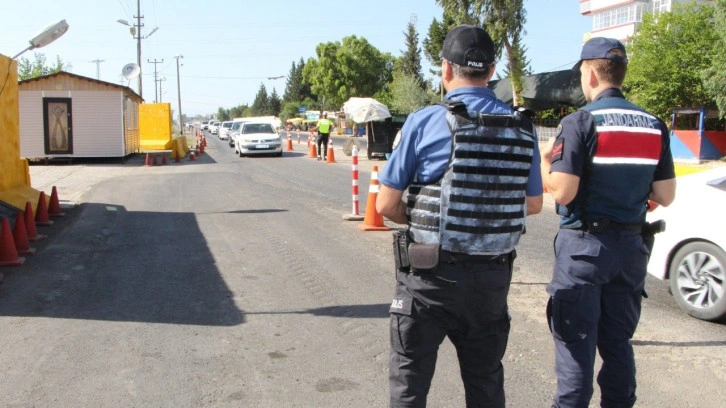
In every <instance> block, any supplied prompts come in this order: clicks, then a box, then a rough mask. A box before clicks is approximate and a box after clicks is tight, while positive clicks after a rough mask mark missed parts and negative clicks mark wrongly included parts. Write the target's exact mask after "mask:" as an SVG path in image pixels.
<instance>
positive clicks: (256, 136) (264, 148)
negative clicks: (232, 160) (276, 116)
mask: <svg viewBox="0 0 726 408" xmlns="http://www.w3.org/2000/svg"><path fill="white" fill-rule="evenodd" d="M234 151H235V153H238V154H239V156H240V157H242V156H250V155H255V154H274V155H275V156H278V157H281V156H282V139H281V138H280V135H278V134H277V133H276V132H275V128H274V127H273V126H272V124H271V123H268V122H245V123H243V124H242V128H241V129H240V132H239V133H238V134H237V135H236V140H235V141H234Z"/></svg>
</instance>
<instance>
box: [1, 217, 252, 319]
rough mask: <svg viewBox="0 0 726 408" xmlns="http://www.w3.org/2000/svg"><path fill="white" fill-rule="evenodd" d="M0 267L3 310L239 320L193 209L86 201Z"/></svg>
mask: <svg viewBox="0 0 726 408" xmlns="http://www.w3.org/2000/svg"><path fill="white" fill-rule="evenodd" d="M40 233H43V234H48V235H49V238H48V239H46V240H45V241H40V242H39V243H38V244H36V245H34V246H36V247H37V249H38V252H37V254H36V255H35V256H33V257H29V258H28V259H27V260H26V263H25V265H24V266H22V267H19V268H13V269H4V270H3V272H4V273H5V275H6V278H5V283H4V284H3V289H2V292H0V315H2V316H30V317H48V318H63V319H90V320H108V321H129V322H148V323H171V324H189V325H205V326H233V325H238V324H241V323H244V316H243V315H242V313H241V312H240V310H239V309H238V308H237V307H236V305H235V304H234V302H233V299H232V293H231V291H230V289H229V288H228V287H227V285H226V284H225V282H224V281H223V279H222V277H221V276H220V274H219V271H218V269H217V268H216V266H215V263H214V259H213V257H212V255H211V253H210V251H209V249H208V247H207V243H206V240H205V238H204V236H203V234H202V232H201V231H200V230H199V227H198V225H197V222H196V220H195V216H194V214H191V213H172V212H135V211H127V210H126V209H125V208H124V207H123V206H119V205H113V204H103V203H88V204H83V205H82V206H81V207H78V208H75V209H72V210H70V211H69V212H67V216H66V217H65V218H63V219H59V220H58V221H57V222H56V225H54V226H52V227H49V228H47V229H46V230H45V231H40Z"/></svg>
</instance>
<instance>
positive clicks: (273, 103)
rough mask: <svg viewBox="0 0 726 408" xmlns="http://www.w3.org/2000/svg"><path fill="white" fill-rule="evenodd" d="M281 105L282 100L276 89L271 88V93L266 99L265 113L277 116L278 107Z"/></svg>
mask: <svg viewBox="0 0 726 408" xmlns="http://www.w3.org/2000/svg"><path fill="white" fill-rule="evenodd" d="M281 106H282V100H281V99H280V95H278V94H277V90H276V89H275V88H272V93H271V94H270V96H269V98H268V100H267V112H265V113H267V114H268V115H274V116H277V115H278V114H279V113H280V107H281Z"/></svg>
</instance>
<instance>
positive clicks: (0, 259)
mask: <svg viewBox="0 0 726 408" xmlns="http://www.w3.org/2000/svg"><path fill="white" fill-rule="evenodd" d="M24 262H25V258H22V257H20V256H19V254H18V249H17V248H16V247H15V238H13V233H12V232H11V231H10V222H9V221H8V219H7V218H3V226H2V231H0V266H20V265H22V264H23V263H24Z"/></svg>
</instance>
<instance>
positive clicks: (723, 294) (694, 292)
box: [668, 242, 726, 321]
mask: <svg viewBox="0 0 726 408" xmlns="http://www.w3.org/2000/svg"><path fill="white" fill-rule="evenodd" d="M668 273H669V274H668V276H669V279H670V287H671V292H672V293H673V295H674V296H675V298H676V301H677V302H678V305H679V306H680V307H681V308H683V309H684V310H685V311H686V312H687V313H688V314H689V315H691V316H693V317H695V318H697V319H701V320H709V321H714V320H720V319H722V318H724V317H726V289H725V288H724V280H725V279H726V253H724V251H723V250H722V249H721V248H719V247H718V246H716V245H714V244H711V243H709V242H691V243H689V244H686V245H684V246H683V248H681V249H679V250H678V252H676V255H675V256H674V257H673V260H672V261H671V264H670V268H669V270H668Z"/></svg>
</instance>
